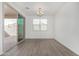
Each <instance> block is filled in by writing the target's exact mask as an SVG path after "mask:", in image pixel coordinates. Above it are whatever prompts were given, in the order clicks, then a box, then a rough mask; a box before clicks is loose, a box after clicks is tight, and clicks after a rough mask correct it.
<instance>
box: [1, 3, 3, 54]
mask: <svg viewBox="0 0 79 59" xmlns="http://www.w3.org/2000/svg"><path fill="white" fill-rule="evenodd" d="M2 33H3V17H2V3H1V2H0V54H2V35H3V34H2Z"/></svg>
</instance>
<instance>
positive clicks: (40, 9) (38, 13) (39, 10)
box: [37, 8, 44, 16]
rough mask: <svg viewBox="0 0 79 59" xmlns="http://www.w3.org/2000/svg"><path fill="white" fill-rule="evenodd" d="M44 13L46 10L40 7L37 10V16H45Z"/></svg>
mask: <svg viewBox="0 0 79 59" xmlns="http://www.w3.org/2000/svg"><path fill="white" fill-rule="evenodd" d="M43 15H44V10H43V9H42V8H39V9H38V10H37V16H43Z"/></svg>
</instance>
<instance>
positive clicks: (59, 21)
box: [55, 3, 79, 55]
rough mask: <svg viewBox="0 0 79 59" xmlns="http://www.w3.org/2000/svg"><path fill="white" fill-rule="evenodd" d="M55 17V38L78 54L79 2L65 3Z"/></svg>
mask: <svg viewBox="0 0 79 59" xmlns="http://www.w3.org/2000/svg"><path fill="white" fill-rule="evenodd" d="M55 18H56V19H55V38H56V40H58V41H59V42H61V43H62V44H63V45H65V46H66V47H68V48H69V49H71V50H72V51H74V52H75V53H77V54H78V55H79V3H67V4H66V5H65V6H64V7H63V8H62V9H61V10H60V11H59V12H58V13H57V14H56V17H55Z"/></svg>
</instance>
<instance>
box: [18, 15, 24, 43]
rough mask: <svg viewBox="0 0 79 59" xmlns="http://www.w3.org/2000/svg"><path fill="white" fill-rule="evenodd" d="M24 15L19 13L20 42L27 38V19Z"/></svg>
mask: <svg viewBox="0 0 79 59" xmlns="http://www.w3.org/2000/svg"><path fill="white" fill-rule="evenodd" d="M24 20H25V19H24V17H22V16H21V15H20V14H18V20H17V23H18V42H20V41H22V40H24V38H25V21H24Z"/></svg>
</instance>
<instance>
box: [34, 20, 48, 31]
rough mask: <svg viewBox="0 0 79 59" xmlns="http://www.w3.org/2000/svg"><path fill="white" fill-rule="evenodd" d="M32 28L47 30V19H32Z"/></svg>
mask: <svg viewBox="0 0 79 59" xmlns="http://www.w3.org/2000/svg"><path fill="white" fill-rule="evenodd" d="M33 29H34V30H38V31H39V30H41V31H46V30H47V19H33Z"/></svg>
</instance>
